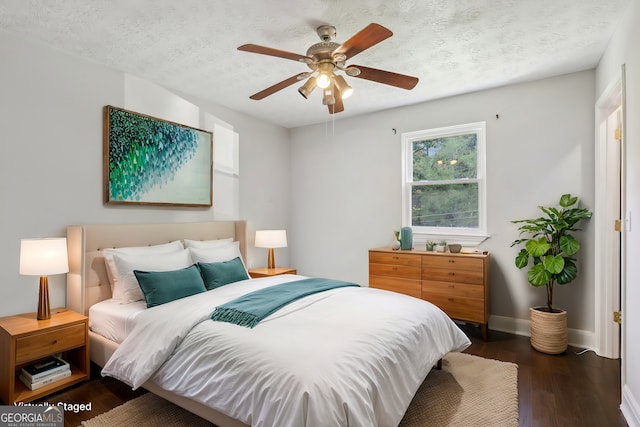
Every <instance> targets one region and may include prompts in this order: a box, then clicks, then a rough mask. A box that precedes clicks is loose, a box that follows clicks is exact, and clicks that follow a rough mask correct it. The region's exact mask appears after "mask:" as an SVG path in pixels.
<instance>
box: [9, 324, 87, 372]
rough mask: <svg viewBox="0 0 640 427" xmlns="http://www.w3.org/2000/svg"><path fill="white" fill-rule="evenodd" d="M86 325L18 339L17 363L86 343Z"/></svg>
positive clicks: (72, 326) (67, 327)
mask: <svg viewBox="0 0 640 427" xmlns="http://www.w3.org/2000/svg"><path fill="white" fill-rule="evenodd" d="M85 327H86V325H85V324H84V323H80V324H77V325H71V326H66V327H63V328H60V329H54V330H48V331H43V332H40V333H34V334H32V335H29V336H26V337H22V338H18V339H16V364H21V363H25V362H29V361H32V360H36V359H38V358H41V357H44V356H48V355H50V354H54V353H59V352H62V351H65V350H69V349H71V348H74V347H79V346H82V345H84V344H85V340H86V337H85Z"/></svg>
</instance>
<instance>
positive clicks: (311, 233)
mask: <svg viewBox="0 0 640 427" xmlns="http://www.w3.org/2000/svg"><path fill="white" fill-rule="evenodd" d="M594 85H595V79H594V72H593V71H585V72H580V73H575V74H569V75H564V76H560V77H556V78H550V79H546V80H540V81H535V82H531V83H524V84H518V85H513V86H507V87H502V88H498V89H492V90H487V91H483V92H477V93H472V94H467V95H462V96H457V97H452V98H448V99H443V100H439V101H434V102H428V103H424V104H420V105H415V106H410V107H404V108H397V109H392V110H387V111H384V112H380V113H377V114H370V115H366V116H362V117H356V118H351V119H345V120H337V121H336V122H335V124H329V125H328V126H327V125H316V126H307V127H303V128H298V129H293V130H292V131H291V153H292V154H291V172H292V184H291V185H292V193H291V200H292V209H291V227H292V233H294V237H293V239H292V240H293V243H292V245H293V246H294V247H295V248H296V251H295V252H294V253H292V254H291V257H292V261H293V265H295V266H296V267H297V268H298V269H299V270H300V271H302V272H304V274H309V275H321V276H329V277H333V278H338V279H343V280H350V281H355V282H357V283H360V284H366V283H367V280H368V265H367V262H368V253H367V250H368V249H369V248H373V247H378V246H386V245H388V244H389V243H390V242H391V239H392V237H393V231H394V230H398V229H399V228H400V226H401V206H400V203H401V198H400V197H401V194H400V182H401V175H400V167H401V166H400V133H401V132H409V131H416V130H420V129H428V128H435V127H441V126H448V125H455V124H462V123H471V122H478V121H486V123H487V183H488V187H487V188H488V191H487V194H488V200H487V201H488V229H489V232H490V235H491V237H490V238H489V239H488V240H487V241H486V242H485V243H484V244H483V245H482V247H483V248H484V249H486V250H489V251H490V252H491V254H492V263H491V275H492V277H491V286H492V289H491V299H492V304H491V313H492V314H493V315H497V316H504V317H508V318H517V319H528V318H529V313H528V309H529V307H531V306H536V305H543V304H544V303H545V301H546V300H545V293H544V291H543V290H540V289H535V288H533V287H531V286H530V285H529V284H528V283H527V281H526V274H525V272H523V271H520V270H518V269H517V268H516V267H515V266H514V264H513V258H514V257H515V255H516V253H517V249H515V248H511V247H510V244H511V242H512V241H513V240H515V239H516V238H518V234H517V232H516V227H515V226H514V224H511V223H510V221H511V220H514V219H520V218H529V217H532V216H534V215H535V216H537V215H538V213H539V211H538V210H537V208H536V206H538V205H540V204H543V205H554V204H556V203H557V201H558V200H559V198H560V195H562V194H563V193H572V194H574V195H578V196H580V197H581V201H582V206H584V207H587V208H590V209H592V208H593V202H594V167H593V165H594V144H593V140H594V134H593V132H594V130H593V129H594V113H593V108H594V103H595V98H594ZM356 95H357V94H356ZM345 108H349V105H348V100H347V101H346V102H345ZM496 114H498V115H499V117H500V118H499V119H496ZM394 128H395V129H396V131H397V133H394V131H393V129H394ZM333 129H335V130H333ZM579 238H580V239H581V240H582V241H583V242H584V245H583V251H582V253H581V256H580V260H579V266H580V270H579V277H578V279H577V280H576V282H574V283H572V284H570V285H568V286H566V287H557V289H556V294H555V299H554V302H555V305H556V306H558V307H562V308H565V309H567V310H568V312H569V321H568V322H569V327H570V328H573V329H576V330H578V331H579V332H580V331H581V332H582V333H583V334H584V335H586V340H587V341H588V340H589V337H591V339H592V335H593V329H594V319H593V294H594V292H593V271H592V268H590V266H592V265H593V243H592V242H593V238H594V235H593V230H592V227H590V225H589V223H585V224H584V232H582V233H581V235H580V236H579ZM490 327H491V324H490Z"/></svg>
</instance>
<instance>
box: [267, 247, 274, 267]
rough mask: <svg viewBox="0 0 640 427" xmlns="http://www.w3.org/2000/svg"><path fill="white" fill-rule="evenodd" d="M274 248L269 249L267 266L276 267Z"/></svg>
mask: <svg viewBox="0 0 640 427" xmlns="http://www.w3.org/2000/svg"><path fill="white" fill-rule="evenodd" d="M275 258H276V257H275V255H274V251H273V248H269V249H268V251H267V268H276V260H275Z"/></svg>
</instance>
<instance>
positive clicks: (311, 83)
mask: <svg viewBox="0 0 640 427" xmlns="http://www.w3.org/2000/svg"><path fill="white" fill-rule="evenodd" d="M315 88H316V78H315V76H311V77H309V79H308V80H307V81H306V82H305V83H304V84H303V85H302V86H300V88H298V92H299V93H300V95H302V96H303V97H304V99H307V98H309V95H311V92H313V90H314V89H315Z"/></svg>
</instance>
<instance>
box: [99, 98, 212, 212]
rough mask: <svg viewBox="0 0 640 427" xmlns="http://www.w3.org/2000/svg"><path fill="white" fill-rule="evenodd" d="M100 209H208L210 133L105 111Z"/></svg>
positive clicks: (129, 113)
mask: <svg viewBox="0 0 640 427" xmlns="http://www.w3.org/2000/svg"><path fill="white" fill-rule="evenodd" d="M103 122H104V135H103V140H104V144H103V145H104V165H103V168H104V187H105V203H108V204H138V205H161V206H193V207H199V206H201V207H211V206H213V132H210V131H206V130H203V129H197V128H194V127H191V126H186V125H182V124H179V123H174V122H171V121H168V120H163V119H159V118H157V117H152V116H148V115H146V114H141V113H137V112H134V111H129V110H125V109H123V108H118V107H114V106H111V105H107V106H105V107H104V120H103Z"/></svg>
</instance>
